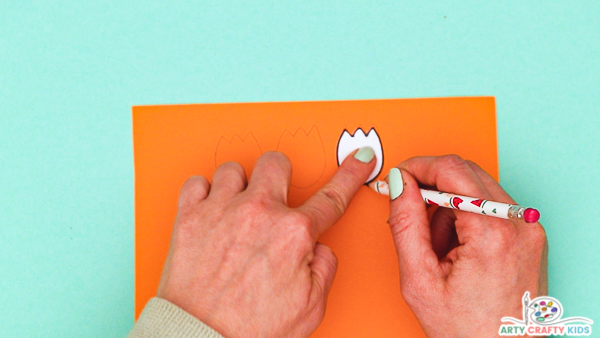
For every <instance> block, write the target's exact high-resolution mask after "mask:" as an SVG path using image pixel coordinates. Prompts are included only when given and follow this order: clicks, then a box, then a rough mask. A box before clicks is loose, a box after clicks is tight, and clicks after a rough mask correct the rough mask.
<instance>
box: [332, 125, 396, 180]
mask: <svg viewBox="0 0 600 338" xmlns="http://www.w3.org/2000/svg"><path fill="white" fill-rule="evenodd" d="M359 130H360V131H361V132H362V133H363V135H365V137H366V138H369V135H371V132H374V133H375V136H376V137H377V140H378V141H379V142H378V143H379V149H381V165H380V166H379V171H377V174H375V176H373V178H372V179H370V180H368V181H367V182H365V185H367V184H369V183H371V182H373V181H374V180H375V179H376V178H377V177H378V176H379V174H381V170H383V164H384V163H385V161H384V157H385V156H384V151H383V144H382V142H381V137H379V133H378V132H377V129H375V127H371V129H369V132H368V133H365V131H364V130H363V129H362V128H361V127H358V128H356V130H354V133H351V132H350V131H348V128H344V130H343V131H342V133H341V134H340V137H339V138H338V142H337V146H336V148H335V158H336V162H337V165H338V166H340V165H341V164H342V163H341V162H340V156H339V153H340V144H341V143H342V138H344V135H345V134H348V135H349V136H350V138H352V139H354V136H355V135H356V132H357V131H359ZM374 150H375V151H376V149H374ZM375 153H377V151H376V152H375ZM375 169H377V168H375ZM370 176H371V175H369V177H370Z"/></svg>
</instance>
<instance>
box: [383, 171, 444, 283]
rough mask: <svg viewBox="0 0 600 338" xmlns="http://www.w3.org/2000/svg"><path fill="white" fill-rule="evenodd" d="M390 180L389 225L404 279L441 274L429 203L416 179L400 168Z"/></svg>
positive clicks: (393, 173) (392, 174)
mask: <svg viewBox="0 0 600 338" xmlns="http://www.w3.org/2000/svg"><path fill="white" fill-rule="evenodd" d="M388 180H389V185H390V197H393V198H394V199H393V200H391V201H390V219H389V224H390V229H391V231H392V237H393V239H394V244H395V245H396V251H397V252H398V263H399V265H400V276H401V279H402V281H403V283H404V282H405V281H406V280H407V279H408V278H417V279H419V280H423V278H427V277H432V276H434V275H436V274H438V273H439V262H438V259H437V256H436V254H435V252H434V251H433V248H432V245H431V232H430V228H429V220H428V219H427V211H426V206H425V203H424V202H423V198H422V197H421V192H420V190H419V186H418V184H417V181H416V180H415V179H414V177H413V176H412V175H411V174H409V173H408V172H407V171H405V170H399V169H398V168H392V170H391V171H390V173H389V175H388ZM398 193H400V196H397V195H398ZM411 284H412V283H411Z"/></svg>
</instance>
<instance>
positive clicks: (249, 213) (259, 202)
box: [236, 198, 269, 220]
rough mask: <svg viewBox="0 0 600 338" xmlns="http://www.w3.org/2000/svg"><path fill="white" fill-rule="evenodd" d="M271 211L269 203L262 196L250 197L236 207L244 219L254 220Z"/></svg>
mask: <svg viewBox="0 0 600 338" xmlns="http://www.w3.org/2000/svg"><path fill="white" fill-rule="evenodd" d="M268 212H269V203H268V202H267V201H265V200H264V199H262V198H252V199H248V200H247V201H245V202H244V203H242V204H241V205H239V206H238V207H237V209H236V213H237V214H238V216H239V217H240V218H242V219H243V220H254V219H256V218H258V217H259V216H261V215H264V214H266V213H268Z"/></svg>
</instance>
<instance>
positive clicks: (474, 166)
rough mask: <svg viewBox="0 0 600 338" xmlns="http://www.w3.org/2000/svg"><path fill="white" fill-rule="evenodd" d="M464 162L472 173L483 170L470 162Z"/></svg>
mask: <svg viewBox="0 0 600 338" xmlns="http://www.w3.org/2000/svg"><path fill="white" fill-rule="evenodd" d="M465 162H466V163H467V165H468V166H469V167H470V168H471V169H473V171H483V169H482V168H481V167H480V166H479V164H477V163H475V162H473V161H471V160H465Z"/></svg>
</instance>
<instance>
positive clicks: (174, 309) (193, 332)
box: [127, 297, 224, 338]
mask: <svg viewBox="0 0 600 338" xmlns="http://www.w3.org/2000/svg"><path fill="white" fill-rule="evenodd" d="M159 337H160V338H183V337H198V338H224V337H223V336H221V335H220V334H219V333H217V331H215V330H213V329H212V328H210V326H208V325H206V324H204V323H203V322H201V321H200V320H199V319H198V318H196V317H194V316H192V315H191V314H189V313H187V312H185V311H184V310H183V309H181V308H180V307H178V306H177V305H175V304H173V303H171V302H169V301H167V300H165V299H162V298H156V297H155V298H152V299H150V301H149V302H148V304H146V307H145V308H144V311H142V314H141V315H140V318H139V319H138V321H137V322H136V323H135V325H134V326H133V330H131V332H130V333H129V335H128V336H127V338H159Z"/></svg>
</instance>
